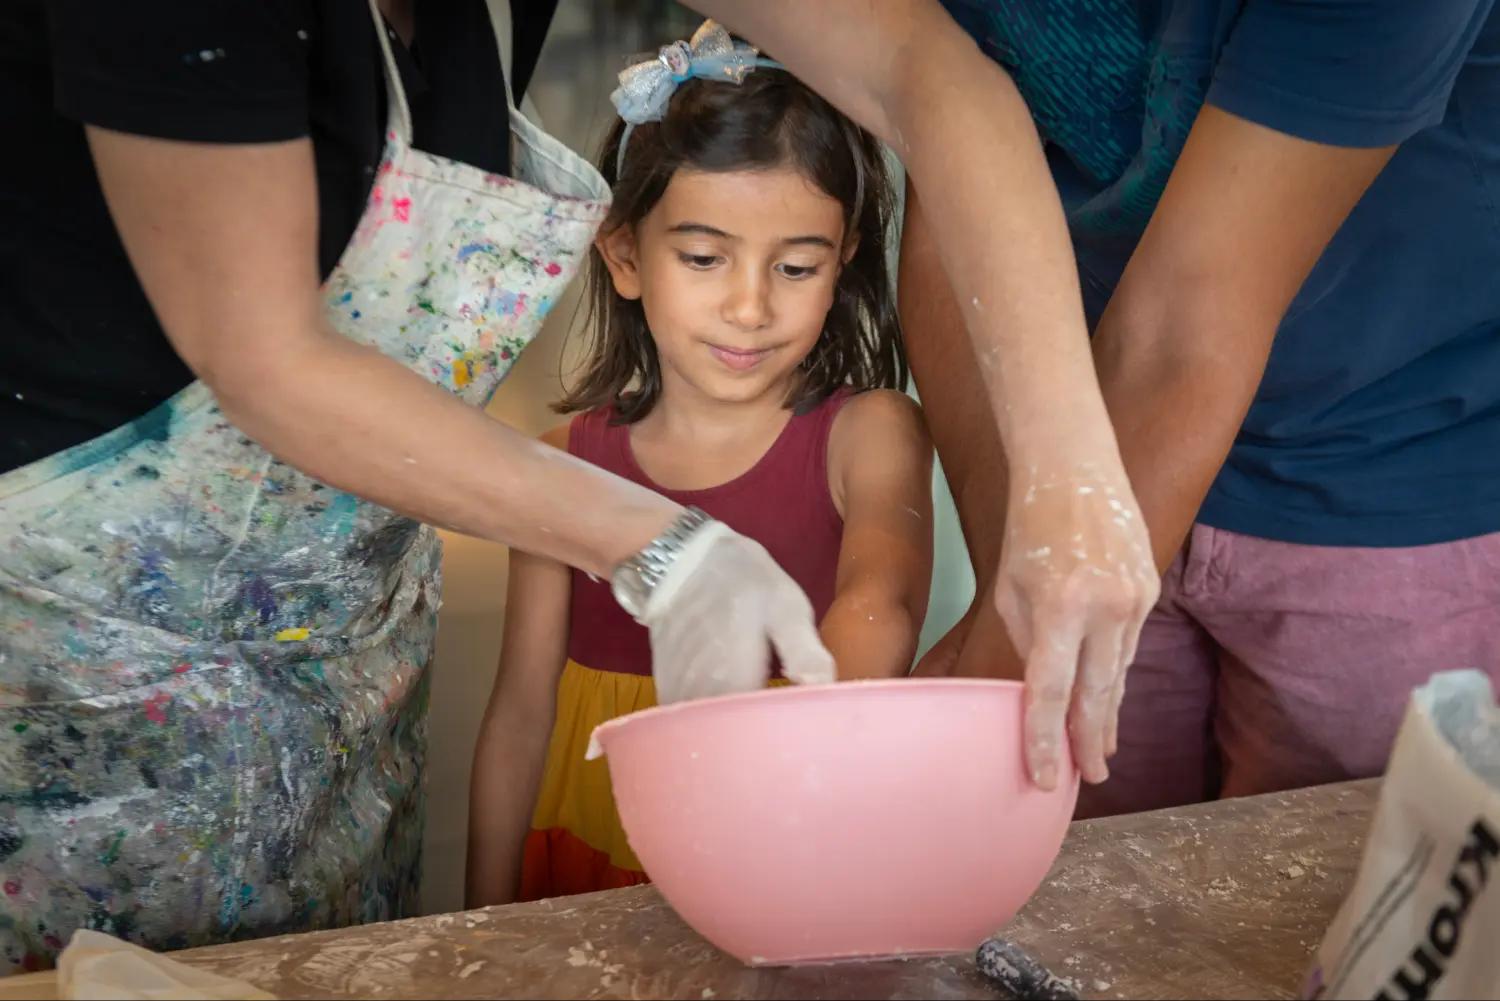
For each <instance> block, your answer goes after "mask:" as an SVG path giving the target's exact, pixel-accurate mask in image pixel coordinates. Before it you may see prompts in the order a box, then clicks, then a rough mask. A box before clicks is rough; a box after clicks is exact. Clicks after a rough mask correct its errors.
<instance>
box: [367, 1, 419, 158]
mask: <svg viewBox="0 0 1500 1001" xmlns="http://www.w3.org/2000/svg"><path fill="white" fill-rule="evenodd" d="M370 17H371V19H372V20H373V21H374V22H375V37H376V38H378V39H379V40H380V53H381V55H382V56H384V58H385V91H386V100H387V101H389V102H390V104H391V107H392V108H393V109H394V110H395V112H396V131H397V133H398V134H399V135H400V137H401V141H402V142H404V143H406V145H408V146H410V145H411V137H412V127H411V107H410V106H409V105H408V104H407V103H406V90H405V88H403V87H402V86H401V70H400V69H398V68H397V67H396V54H395V53H394V52H392V51H391V39H390V35H389V34H387V32H389V31H390V29H389V28H387V27H386V25H385V18H383V17H381V16H380V5H379V3H378V0H370Z"/></svg>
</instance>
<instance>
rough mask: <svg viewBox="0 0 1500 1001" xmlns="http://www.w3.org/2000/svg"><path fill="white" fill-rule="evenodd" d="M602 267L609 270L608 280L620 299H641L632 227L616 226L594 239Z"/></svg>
mask: <svg viewBox="0 0 1500 1001" xmlns="http://www.w3.org/2000/svg"><path fill="white" fill-rule="evenodd" d="M594 246H595V247H596V248H598V250H599V256H600V257H602V258H604V266H605V267H606V268H608V269H609V277H610V280H611V281H613V282H614V286H615V292H617V293H618V294H619V296H620V298H621V299H631V300H634V299H639V298H640V297H641V272H640V268H639V267H638V265H637V262H636V255H637V253H638V245H637V244H636V242H635V229H634V227H632V226H625V225H621V226H616V227H615V228H614V229H612V230H610V231H609V232H608V233H600V234H599V235H598V236H597V237H595V239H594Z"/></svg>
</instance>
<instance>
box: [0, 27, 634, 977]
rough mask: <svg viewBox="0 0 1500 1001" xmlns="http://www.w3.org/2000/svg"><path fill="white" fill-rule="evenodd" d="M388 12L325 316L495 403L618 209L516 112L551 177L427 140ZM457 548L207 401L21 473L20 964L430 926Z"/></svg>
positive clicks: (4, 859) (11, 911)
mask: <svg viewBox="0 0 1500 1001" xmlns="http://www.w3.org/2000/svg"><path fill="white" fill-rule="evenodd" d="M506 6H507V5H506V3H505V0H499V2H498V3H492V4H491V7H492V12H493V11H503V10H504V8H505V7H506ZM371 9H372V14H375V17H376V28H377V33H378V34H379V35H380V42H381V47H382V49H383V50H384V57H385V65H386V80H387V88H388V93H389V96H390V102H389V103H390V105H391V122H392V124H391V127H390V132H389V136H388V141H387V148H386V152H385V156H384V160H383V162H382V164H381V166H380V169H379V173H378V176H377V178H376V180H375V183H374V187H373V190H372V191H371V194H370V198H369V203H368V205H367V207H366V210H365V214H364V216H363V218H362V219H361V221H360V223H359V226H358V229H357V232H356V234H355V236H354V238H353V240H352V242H351V243H350V245H349V247H348V248H347V249H346V250H345V252H344V255H343V258H342V259H341V261H340V263H339V265H338V268H337V269H336V270H335V271H334V272H333V274H332V275H331V276H330V277H329V279H328V281H327V283H326V286H325V295H326V304H327V315H328V317H329V320H330V322H331V323H332V324H333V325H334V327H335V328H337V329H338V330H339V331H340V332H342V333H343V334H345V335H347V336H349V337H352V338H354V339H356V340H359V341H362V342H364V343H367V344H370V345H373V346H375V347H377V348H379V349H380V350H381V351H383V352H384V353H386V354H387V355H389V356H391V357H393V358H396V359H398V360H400V361H401V362H403V363H405V364H406V365H407V366H409V367H410V368H411V369H412V370H414V371H416V372H419V373H420V374H422V375H423V376H425V377H426V378H428V379H429V380H431V381H432V382H435V383H437V384H439V385H441V386H443V387H445V388H446V389H448V390H450V391H451V392H452V393H453V394H454V395H456V396H458V397H460V398H461V399H463V400H464V401H465V402H468V403H471V404H473V405H476V406H480V405H483V404H484V403H485V402H486V401H487V400H488V399H489V398H490V395H491V394H492V393H493V391H494V390H495V388H496V386H497V385H498V384H499V382H500V380H501V379H502V378H503V377H504V375H505V374H506V372H507V370H508V369H509V368H510V366H511V364H512V362H513V361H514V360H515V358H516V356H517V355H518V354H519V352H520V351H521V349H522V348H523V347H524V346H525V345H526V344H527V342H528V341H530V339H531V338H532V337H533V336H534V335H535V333H536V331H537V329H538V328H539V326H540V325H541V322H542V318H543V317H544V316H545V315H546V313H547V311H548V308H549V307H550V306H551V305H552V303H553V302H554V301H555V299H556V298H557V297H558V296H559V295H560V294H561V293H562V291H563V288H564V286H565V285H566V284H567V282H568V281H569V280H570V279H571V278H572V277H573V275H574V274H575V272H576V271H577V269H578V266H579V264H580V262H581V260H582V257H583V254H584V252H585V250H586V248H587V246H588V243H589V241H590V239H591V238H592V236H593V234H594V231H595V229H596V228H597V226H598V224H599V222H600V221H601V219H602V218H603V215H604V213H605V211H606V209H607V200H608V197H609V195H608V190H607V188H606V186H605V184H604V181H603V179H602V178H601V177H600V176H599V175H598V173H597V172H596V171H594V170H593V168H592V167H590V166H589V165H588V164H586V163H585V162H583V161H582V160H580V159H579V158H578V157H577V156H575V155H574V154H572V153H571V152H569V151H568V150H567V149H566V148H565V147H563V146H562V144H561V143H558V142H557V141H555V140H553V139H551V138H550V137H548V136H546V135H545V134H544V133H542V132H541V131H540V130H539V129H537V128H536V127H535V126H533V125H531V124H530V123H529V122H527V121H526V120H525V119H524V118H522V117H521V116H520V115H519V114H518V113H517V112H516V111H515V110H514V107H513V106H512V111H511V116H512V132H513V136H514V139H515V141H514V142H513V144H512V145H513V162H514V170H513V173H515V174H516V176H517V177H520V178H525V180H526V181H527V182H529V183H520V182H518V181H515V180H511V179H509V178H504V177H498V176H495V175H491V174H486V173H485V172H483V171H481V170H479V169H477V168H474V167H471V166H468V165H466V164H461V163H455V162H452V161H449V160H444V159H442V158H439V157H434V156H430V155H428V154H426V153H422V152H419V151H417V150H414V149H412V148H411V146H410V137H411V134H412V133H411V119H410V114H409V111H408V109H407V105H406V101H405V97H404V95H403V93H402V91H401V84H400V78H399V76H398V75H397V73H396V69H395V64H394V61H393V59H392V57H391V51H390V45H389V42H388V40H387V38H386V35H385V32H384V30H383V29H382V28H381V24H380V20H379V15H378V13H375V9H374V3H373V0H372V3H371ZM506 16H508V15H506ZM496 20H497V32H498V33H499V34H501V35H502V36H506V35H508V25H507V24H505V23H501V17H500V16H499V15H497V17H496ZM507 44H508V42H507V41H506V40H504V39H502V41H501V46H502V52H504V51H505V47H506V45H507ZM507 98H508V95H507ZM497 99H498V98H497ZM368 445H369V443H368V442H359V443H354V442H351V443H349V446H348V447H368ZM426 458H427V460H428V461H430V462H433V463H438V462H446V461H453V460H454V459H455V457H451V456H442V455H433V456H430V457H426ZM439 556H440V546H439V543H438V540H437V538H436V536H435V534H434V533H433V531H432V530H431V529H430V528H426V527H423V526H421V525H419V524H417V523H415V522H413V521H411V520H409V519H407V518H403V517H399V516H397V515H395V514H392V513H391V512H390V511H387V510H385V509H383V508H380V507H377V506H375V505H373V504H368V503H365V502H363V501H361V500H359V499H357V498H355V497H353V496H351V495H349V494H346V493H341V492H339V491H337V490H333V489H330V488H328V487H325V486H323V485H322V484H319V483H317V482H315V481H314V480H312V479H310V478H308V477H306V476H304V475H302V474H301V473H299V472H297V471H296V470H294V469H292V468H290V467H288V466H286V465H283V464H282V463H280V462H277V461H276V460H274V459H272V458H271V456H270V455H268V454H267V453H266V452H265V451H264V450H262V449H261V448H259V447H258V446H256V445H255V444H253V443H252V442H250V441H249V440H248V439H246V438H245V437H244V436H243V435H241V434H240V433H239V432H238V431H237V430H236V429H235V428H234V427H233V426H231V425H230V424H228V423H227V422H226V421H225V419H224V417H223V415H222V414H221V413H220V411H219V409H218V407H217V406H216V405H215V403H214V400H213V397H212V395H211V394H210V392H209V390H208V389H207V388H206V387H205V386H203V385H202V384H198V383H195V384H194V385H192V386H189V387H188V388H187V389H185V390H183V391H182V392H181V393H179V394H177V395H176V396H175V397H173V398H172V399H171V400H169V401H168V402H166V403H165V404H163V405H162V406H161V407H160V408H158V409H157V410H155V411H153V412H152V413H150V414H148V415H146V416H145V417H142V418H141V419H139V420H137V421H135V422H133V423H131V424H129V425H127V426H125V427H122V428H119V429H117V430H116V431H113V432H111V433H110V434H107V435H104V436H103V437H101V438H98V439H95V440H93V441H90V442H87V443H84V444H82V445H80V446H78V447H76V448H73V449H70V450H68V451H66V452H63V453H60V454H58V455H55V456H52V457H50V458H47V459H44V460H42V461H40V462H38V463H35V464H33V465H31V466H27V467H23V468H22V469H19V470H16V471H14V472H11V473H9V474H6V475H4V476H0V884H3V896H0V948H3V951H4V958H3V960H0V972H4V971H5V970H6V969H7V968H9V969H15V968H18V967H20V968H33V967H36V966H38V965H40V964H42V963H45V962H47V961H48V960H49V959H50V957H51V955H52V954H54V953H55V952H56V951H57V950H58V949H59V948H60V947H61V946H62V945H63V944H64V943H65V942H66V940H67V938H68V936H69V935H70V934H71V932H72V930H73V929H75V928H79V927H87V928H95V929H100V930H102V931H105V932H110V933H113V934H116V935H121V936H123V937H125V938H128V939H131V940H134V941H137V942H141V943H144V944H146V945H149V946H152V947H156V948H177V947H182V946H189V945H197V944H202V943H207V942H212V941H219V940H224V939H229V938H236V937H249V936H254V935H262V934H273V933H280V932H284V931H291V930H299V931H300V930H307V929H311V928H318V927H325V926H333V925H340V924H347V923H353V922H361V921H374V920H382V919H387V918H393V917H398V916H401V915H403V914H407V913H410V912H412V910H413V909H414V907H415V905H416V891H417V885H418V867H419V862H420V846H421V834H422V814H423V781H422V771H423V754H424V746H425V732H426V722H425V715H426V702H427V687H428V686H427V666H428V663H429V660H430V658H431V654H432V649H433V637H434V631H435V628H436V623H437V610H438V603H439V576H438V562H439ZM6 964H9V966H8V967H7V965H6Z"/></svg>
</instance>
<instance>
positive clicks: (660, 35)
mask: <svg viewBox="0 0 1500 1001" xmlns="http://www.w3.org/2000/svg"><path fill="white" fill-rule="evenodd" d="M697 23H698V18H697V17H696V15H693V14H691V13H690V12H687V11H685V10H683V9H682V8H680V7H678V6H677V5H676V4H675V3H671V2H666V0H634V2H632V0H561V2H560V3H559V5H558V11H557V17H556V20H555V21H554V22H553V26H552V30H551V32H550V34H549V35H548V40H547V47H546V49H545V50H544V51H543V53H542V58H541V64H540V67H539V68H538V71H537V76H536V78H535V79H534V80H533V82H532V84H531V88H530V96H531V98H532V99H533V101H535V103H536V106H537V109H538V110H539V112H540V115H541V118H542V123H543V124H544V125H545V126H546V128H547V129H548V130H549V131H551V132H552V133H553V134H554V135H556V136H557V137H558V138H559V139H561V140H563V141H564V142H566V143H567V144H568V145H569V146H571V147H573V148H574V149H576V150H580V151H582V152H584V154H585V155H587V156H590V157H592V155H593V151H594V148H595V146H596V144H597V141H598V137H599V136H600V135H601V134H602V133H603V131H604V129H605V128H607V127H608V125H609V122H610V117H609V116H610V115H611V114H612V109H611V107H610V105H609V99H608V95H609V91H610V90H611V89H612V87H613V81H614V74H615V73H617V72H618V71H619V70H620V69H621V68H622V67H623V66H624V65H626V63H627V62H628V61H629V57H630V55H632V54H635V53H639V52H642V51H647V50H650V51H653V52H654V51H655V49H656V47H657V46H659V45H661V44H664V43H665V42H667V41H670V40H671V39H673V38H677V37H685V36H686V35H687V34H688V33H690V32H691V30H692V28H693V27H694V26H695V25H696V24H697ZM580 286H581V283H575V286H574V288H573V289H571V290H570V292H569V295H568V297H567V298H565V299H564V301H562V302H561V303H559V305H558V307H557V308H556V309H554V310H553V312H552V315H551V317H550V318H549V321H548V324H547V326H546V328H545V329H544V330H543V332H542V334H541V335H540V336H539V337H538V338H537V340H536V342H535V343H534V344H533V345H532V346H531V347H530V348H529V349H528V350H527V351H526V353H525V354H524V355H523V356H522V358H521V360H520V361H519V362H518V363H517V365H516V367H515V368H514V370H513V371H512V372H511V375H510V378H509V379H507V380H506V382H505V384H504V385H503V386H502V387H501V388H500V391H499V392H498V393H497V394H496V396H495V399H494V401H493V403H492V404H491V405H490V408H489V413H490V414H491V415H492V416H494V417H496V418H497V419H499V420H503V421H505V422H506V423H508V424H510V425H512V426H514V427H516V428H518V429H520V430H522V431H524V432H527V433H530V434H540V433H541V432H542V431H543V430H545V429H546V428H548V427H550V426H552V425H553V424H556V423H558V422H559V420H560V418H558V417H557V416H556V415H555V414H553V413H551V412H550V411H549V410H548V405H549V404H550V403H551V402H552V401H553V400H555V399H556V398H557V397H558V395H559V388H560V386H561V384H562V381H561V380H562V373H563V372H564V370H565V367H566V356H567V348H568V344H569V341H570V340H573V339H571V338H569V336H568V334H569V331H570V329H571V328H572V327H573V325H574V324H575V323H576V322H578V321H580V320H581V319H582V316H581V311H580V310H579V309H578V303H579V288H580ZM934 496H935V498H936V501H937V505H936V512H937V514H936V521H937V523H936V533H937V559H936V561H935V565H934V569H933V590H932V601H931V607H930V610H929V612H928V617H927V626H926V628H925V629H924V631H923V637H922V649H923V650H926V649H927V647H928V646H929V645H930V644H931V643H932V642H934V641H935V640H936V639H937V638H938V637H939V636H941V635H942V634H943V633H944V632H945V631H947V629H948V628H949V627H950V626H951V625H952V624H953V623H954V622H955V621H957V619H958V618H959V616H960V615H962V614H963V612H964V611H965V610H966V609H967V608H968V606H969V602H970V601H971V600H972V598H973V594H974V576H973V572H972V570H971V569H970V566H969V561H968V557H967V555H966V554H965V552H964V548H963V538H962V535H961V533H960V531H959V528H958V522H957V517H956V515H955V514H954V511H953V506H952V501H951V499H950V498H949V496H948V491H947V487H946V485H945V484H944V483H943V481H942V477H941V473H940V472H939V473H938V474H937V475H936V476H935V477H934ZM444 543H445V545H446V555H445V558H444V563H443V573H444V578H445V589H444V603H443V610H442V615H441V619H440V628H439V631H438V641H437V655H436V660H435V663H434V666H433V672H434V674H433V683H432V718H431V725H430V729H429V733H430V748H429V756H428V807H427V841H426V846H425V853H426V854H425V871H424V879H425V883H424V887H423V907H424V909H425V910H426V911H427V912H428V913H440V912H448V911H455V910H458V909H460V908H461V907H462V906H463V873H464V854H465V843H466V830H465V827H466V824H467V818H468V789H469V765H470V759H471V755H472V752H473V747H474V737H475V734H476V733H477V731H478V728H479V720H480V717H481V715H482V714H483V711H484V705H485V703H486V702H487V701H488V698H489V691H490V685H491V682H492V681H493V678H494V672H495V664H496V661H497V660H498V658H499V653H500V632H501V624H502V622H503V619H504V615H505V576H506V556H507V551H506V549H505V547H503V546H499V545H495V544H493V543H488V542H482V541H479V540H477V539H472V538H468V537H464V536H455V535H452V534H451V533H444Z"/></svg>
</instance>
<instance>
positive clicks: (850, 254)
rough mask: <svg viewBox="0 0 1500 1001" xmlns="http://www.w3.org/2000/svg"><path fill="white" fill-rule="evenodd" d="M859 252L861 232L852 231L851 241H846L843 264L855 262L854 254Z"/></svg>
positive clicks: (850, 234)
mask: <svg viewBox="0 0 1500 1001" xmlns="http://www.w3.org/2000/svg"><path fill="white" fill-rule="evenodd" d="M857 250H859V230H857V229H852V230H850V232H849V239H847V240H845V241H844V253H843V260H842V262H841V263H844V264H848V263H849V262H850V261H852V260H854V253H855V251H857Z"/></svg>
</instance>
